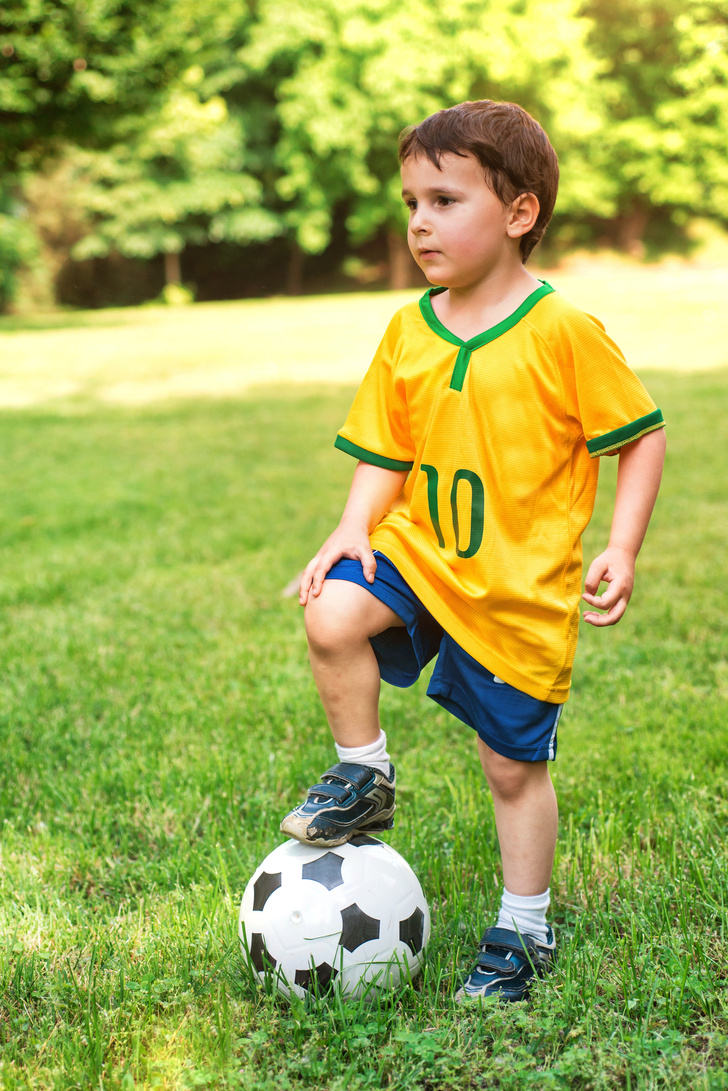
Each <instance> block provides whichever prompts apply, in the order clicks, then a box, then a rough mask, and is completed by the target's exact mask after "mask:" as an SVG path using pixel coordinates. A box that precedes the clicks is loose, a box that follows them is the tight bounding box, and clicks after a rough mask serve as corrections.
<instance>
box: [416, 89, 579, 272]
mask: <svg viewBox="0 0 728 1091" xmlns="http://www.w3.org/2000/svg"><path fill="white" fill-rule="evenodd" d="M448 152H449V153H451V154H452V155H463V156H464V155H468V154H470V155H474V156H475V158H476V159H478V160H479V162H480V163H481V165H482V167H483V170H484V171H485V178H486V182H487V184H488V185H489V186H490V188H491V189H492V190H493V193H495V195H496V197H497V198H498V199H499V200H500V201H502V202H503V204H506V205H507V204H510V203H511V201H514V200H515V199H516V197H520V195H521V194H522V193H533V194H534V196H535V197H536V198H537V199H538V203H539V213H538V217H537V219H536V223H535V224H534V225H533V227H532V228H531V230H530V231H529V232H528V233H527V234H526V235H523V236H522V237H521V240H520V249H521V259H522V260H523V261H524V262H525V261H527V260H528V257H529V254H530V253H531V251H532V250H533V248H534V246H535V245H536V243H538V242H539V241H540V240H541V238H542V237H543V234H544V232H545V230H546V228H547V226H548V222H549V220H550V219H551V213H552V212H553V210H554V204H555V203H556V193H557V190H558V187H559V164H558V160H557V158H556V152H555V151H554V149H553V148H552V147H551V144H550V143H549V138H548V137H547V136H546V133H545V132H544V131H543V129H542V128H541V126H540V125H539V123H538V122H537V121H535V120H534V119H533V118H532V117H531V115H530V114H527V113H526V111H525V110H523V109H522V108H521V107H520V106H516V104H515V103H513V102H491V100H490V99H481V100H480V101H478V102H461V103H460V104H459V105H458V106H451V107H450V108H449V109H447V110H440V111H438V113H436V114H432V116H431V117H428V118H425V120H424V121H422V122H420V124H419V125H410V126H408V128H406V129H403V130H402V132H401V133H400V137H399V160H400V163H401V162H403V161H404V160H405V159H407V158H409V156H411V155H415V156H416V155H426V156H427V158H428V159H429V160H430V162H431V163H434V164H435V166H436V167H437V168H438V169H440V159H441V158H442V156H443V155H446V154H447V153H448Z"/></svg>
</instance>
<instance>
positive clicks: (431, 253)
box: [418, 250, 440, 261]
mask: <svg viewBox="0 0 728 1091" xmlns="http://www.w3.org/2000/svg"><path fill="white" fill-rule="evenodd" d="M418 254H419V256H420V258H422V260H423V261H428V260H429V259H430V258H436V257H438V256H439V254H440V251H439V250H420V251H418Z"/></svg>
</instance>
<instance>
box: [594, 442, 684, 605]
mask: <svg viewBox="0 0 728 1091" xmlns="http://www.w3.org/2000/svg"><path fill="white" fill-rule="evenodd" d="M664 460H665V429H664V428H660V429H659V431H656V432H648V433H647V435H646V436H642V438H641V439H638V440H635V441H634V443H628V444H626V445H625V446H624V447H623V448H622V449H621V451H620V453H619V471H618V473H617V497H616V500H615V503H614V515H613V517H612V530H611V533H610V535H609V545H608V546H607V548H606V549H605V550H604V552H603V553H601V554H600V555H599V556H598V557H597V558H596V559H595V560H594V561H592V563H591V565H590V567H589V571H588V573H587V577H586V580H585V581H584V586H585V594H584V595H582V598H583V599H584V600H585V601H586V602H588V603H589V605H590V606H596V607H597V608H598V609H600V610H606V611H607V613H606V614H598V613H595V612H594V611H591V610H587V611H586V612H585V614H584V621H588V622H589V624H590V625H597V626H604V625H614V624H615V623H616V622H617V621H619V619H620V618H621V616H622V614H623V613H624V611H625V610H626V609H627V603H628V602H629V600H630V598H631V596H632V588H633V587H634V566H635V561H636V560H637V554H638V553H639V551H640V546H641V545H642V542H643V540H644V537H645V533H646V531H647V524H648V523H649V521H650V516H651V515H652V509H653V507H654V506H655V500H656V498H657V490H658V489H659V487H660V478H661V477H662V464H663V462H664ZM602 580H604V581H605V582H606V583H608V584H609V587H608V588H607V590H606V591H605V592H604V594H602V595H597V591H598V590H599V584H600V583H601V582H602Z"/></svg>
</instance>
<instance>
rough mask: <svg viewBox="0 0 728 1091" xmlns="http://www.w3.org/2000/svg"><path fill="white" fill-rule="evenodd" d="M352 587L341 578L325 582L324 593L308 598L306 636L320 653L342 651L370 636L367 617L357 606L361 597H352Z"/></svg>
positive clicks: (326, 653) (327, 653) (322, 591)
mask: <svg viewBox="0 0 728 1091" xmlns="http://www.w3.org/2000/svg"><path fill="white" fill-rule="evenodd" d="M352 586H354V585H352V584H349V583H346V582H345V581H342V580H332V581H330V582H325V583H324V585H323V588H322V589H321V594H320V595H318V596H317V597H316V598H313V597H312V596H311V597H309V600H308V602H307V603H306V608H305V612H304V617H305V622H306V636H307V637H308V642H309V645H310V646H311V647H312V648H313V649H314V650H315V651H316V652H317V653H318V654H319V655H331V654H335V653H340V652H341V651H342V650H344V649H345V648H346V647H348V646H351V645H354V644H358V643H362V642H363V641H365V640H367V639H368V634H367V631H366V629H367V626H366V619H365V618H363V617H362V616H361V610H360V609H359V608H358V603H357V598H358V596H356V595H354V596H352V595H351V593H350V591H349V588H351V587H352ZM356 590H358V591H361V590H362V589H361V588H356ZM365 594H368V592H365ZM369 597H371V596H369Z"/></svg>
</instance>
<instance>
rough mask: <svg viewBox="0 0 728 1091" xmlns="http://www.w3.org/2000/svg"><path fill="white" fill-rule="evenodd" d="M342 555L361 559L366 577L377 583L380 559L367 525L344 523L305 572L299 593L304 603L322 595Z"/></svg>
mask: <svg viewBox="0 0 728 1091" xmlns="http://www.w3.org/2000/svg"><path fill="white" fill-rule="evenodd" d="M342 557H348V558H350V559H351V560H353V561H361V566H362V569H363V572H364V578H365V579H366V581H367V583H374V573H375V572H376V571H377V562H376V560H375V557H374V554H373V553H372V549H371V546H370V545H369V534H368V532H367V530H366V528H364V529H362V528H361V527H356V528H354V527H352V526H351V525H347V524H340V525H339V526H338V527H337V528H336V530H335V531H334V533H333V534H331V535H330V536H329V537H328V538H327V539H326V541H325V542H324V544H323V545H322V546H321V549H320V550H319V551H318V553H317V554H316V556H315V557H314V558H313V560H311V561H309V563H308V564H307V565H306V567H305V569H304V571H303V575H302V576H301V587H300V590H299V594H298V601H299V603H300V604H301V606H305V605H306V603H307V602H308V600H309V597H310V596H312V597H313V598H317V597H318V596H319V595H320V594H321V588H322V587H323V585H324V580H325V579H326V575H327V573H328V572H329V570H330V569H331V567H332V566H333V565H335V564H336V562H337V561H340V560H341V558H342Z"/></svg>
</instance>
